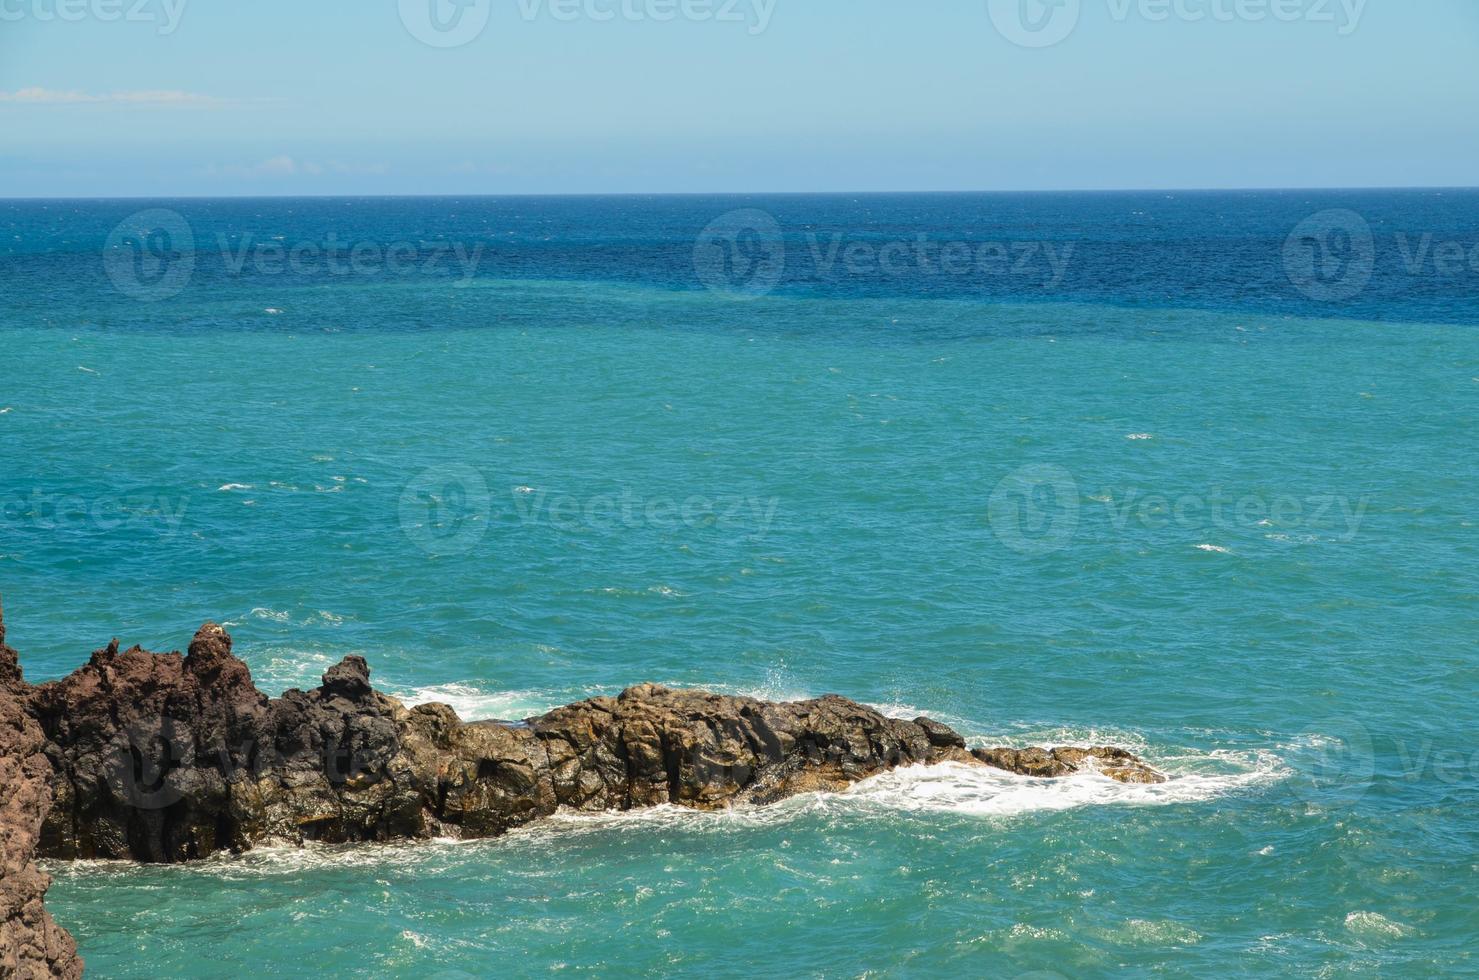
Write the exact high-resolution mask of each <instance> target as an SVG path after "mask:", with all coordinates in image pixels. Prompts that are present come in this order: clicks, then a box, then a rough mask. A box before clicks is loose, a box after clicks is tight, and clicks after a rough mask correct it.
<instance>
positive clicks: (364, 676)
mask: <svg viewBox="0 0 1479 980" xmlns="http://www.w3.org/2000/svg"><path fill="white" fill-rule="evenodd" d="M0 640H3V634H0ZM4 652H5V655H4V657H0V718H3V721H4V737H5V739H6V741H5V742H4V745H3V751H4V755H3V765H4V766H5V770H4V775H5V785H6V786H7V787H11V786H16V787H19V790H18V791H16V792H12V793H11V794H10V798H9V799H8V800H6V801H5V802H4V804H3V806H4V811H3V814H0V819H3V821H4V824H3V827H4V833H5V837H4V841H5V847H6V850H5V861H6V863H5V872H6V877H5V891H4V893H3V896H0V897H3V898H4V899H5V901H6V903H7V904H6V905H5V906H4V910H5V912H6V913H7V915H8V918H7V920H6V921H7V926H6V930H7V931H6V933H5V936H4V945H3V946H0V956H5V957H10V958H11V959H5V960H0V965H3V966H6V967H9V966H10V965H11V964H12V962H14V963H18V964H22V966H19V967H16V969H19V970H22V971H23V970H24V969H27V968H30V969H33V970H34V971H35V972H38V973H41V974H44V973H45V972H46V971H48V970H51V971H54V972H57V973H62V974H65V973H67V972H68V971H69V970H70V971H75V970H77V969H79V967H78V966H77V961H76V959H75V957H74V956H73V952H72V947H71V943H70V940H69V939H68V937H67V936H66V934H65V933H64V932H62V931H61V930H59V929H57V928H56V927H55V925H53V924H52V923H51V922H50V920H49V919H48V918H46V916H45V913H44V912H43V911H42V910H41V904H40V903H41V895H42V893H43V892H44V890H45V886H46V878H45V876H44V875H41V874H40V873H39V872H38V871H36V869H35V868H34V865H33V864H32V863H31V859H32V858H33V856H34V854H35V853H39V854H41V855H43V856H48V857H57V858H120V859H132V860H137V861H151V862H176V861H187V860H192V859H197V858H204V857H207V856H208V855H211V854H214V853H216V852H218V851H222V850H230V851H243V850H246V849H248V848H250V847H252V846H253V845H254V844H257V843H261V842H264V841H285V842H299V843H301V842H305V841H324V842H333V843H344V842H351V841H389V840H399V839H411V838H427V837H458V838H476V837H492V836H497V835H499V834H503V833H506V832H507V831H509V830H511V829H513V828H516V827H519V826H522V825H524V824H527V823H530V822H531V821H534V820H538V819H540V818H541V817H545V816H549V815H550V814H553V813H554V812H556V810H558V809H560V808H568V809H572V810H579V811H601V810H626V809H632V808H637V807H650V806H658V805H662V804H672V805H676V806H682V807H689V808H693V809H700V810H714V809H719V808H723V807H729V806H735V805H746V804H752V805H759V804H766V803H770V802H773V801H776V800H780V799H782V798H785V797H787V796H791V795H794V794H797V793H804V792H814V791H830V790H840V789H843V788H845V787H847V786H848V785H850V784H852V783H855V782H857V781H859V780H862V779H866V778H868V777H869V776H874V775H878V774H880V773H883V772H886V771H888V770H890V769H894V768H896V767H899V766H906V765H932V764H937V763H943V762H956V763H962V764H967V765H987V766H994V767H997V768H1000V769H1004V770H1008V771H1011V772H1014V773H1020V774H1023V775H1027V776H1038V777H1055V776H1062V775H1066V774H1068V773H1071V772H1076V771H1079V770H1082V769H1085V768H1091V769H1094V770H1096V771H1098V772H1100V773H1103V774H1104V775H1106V776H1109V777H1111V778H1114V779H1119V780H1122V781H1126V782H1159V781H1161V780H1162V779H1163V778H1164V777H1162V776H1161V775H1160V774H1159V773H1157V772H1155V771H1154V770H1153V769H1151V768H1150V767H1148V766H1146V765H1145V764H1144V763H1142V762H1140V761H1139V760H1138V759H1136V758H1135V757H1134V756H1132V755H1130V754H1129V753H1127V752H1125V751H1123V750H1121V749H1114V748H1057V749H1051V750H1047V749H1021V750H1018V749H975V750H971V749H969V748H968V747H967V745H966V741H965V739H964V738H962V737H961V736H960V735H959V734H958V733H956V732H955V731H953V730H952V729H950V728H949V727H948V726H946V725H942V724H940V723H939V722H936V721H932V720H930V719H928V718H917V719H915V720H913V721H904V720H899V719H893V718H888V717H886V716H884V715H882V714H881V713H879V712H878V711H875V710H874V709H872V708H869V707H866V706H864V705H860V704H856V703H854V702H852V701H849V700H847V699H845V698H841V697H837V696H836V695H828V696H826V697H822V698H818V699H815V700H811V701H799V702H793V703H771V702H764V701H757V700H754V699H752V698H743V697H730V696H725V695H718V694H709V693H705V692H702V691H675V690H670V689H668V688H664V687H658V686H656V685H651V684H645V685H641V686H638V687H633V688H630V689H628V690H626V691H624V692H622V693H621V694H620V695H619V696H617V697H601V698H592V699H591V700H588V701H582V702H580V703H578V704H572V705H567V706H566V707H563V708H557V709H556V710H554V711H551V712H550V713H549V714H546V715H544V716H542V717H539V718H532V719H529V720H527V721H523V722H499V721H476V722H464V721H462V720H461V719H459V718H458V717H457V715H456V714H455V713H454V712H453V710H452V709H451V708H450V707H448V706H447V705H443V704H429V705H421V706H419V707H415V708H408V707H406V706H405V705H403V704H402V703H401V702H399V701H397V700H395V699H394V698H390V697H387V696H386V695H384V694H381V693H379V692H377V691H375V689H374V688H373V687H372V686H371V684H370V670H369V666H368V665H367V664H366V663H365V661H364V660H363V659H361V658H359V657H346V658H345V659H344V660H343V661H342V662H341V663H339V664H338V665H336V666H334V667H332V668H331V669H330V670H329V671H327V672H326V673H325V674H324V676H323V683H322V684H321V685H320V686H319V687H318V688H316V689H314V690H311V691H299V690H292V691H288V692H287V693H286V694H284V695H283V696H282V697H280V698H269V697H267V696H266V695H265V694H263V693H262V692H261V691H258V690H257V688H256V686H255V685H254V684H253V683H252V678H251V673H250V671H249V670H248V669H247V666H246V664H245V663H243V662H242V661H241V660H240V659H239V658H237V657H236V656H235V655H234V654H233V653H232V650H231V637H230V636H229V635H227V633H226V631H225V630H223V629H222V628H221V627H220V626H217V625H215V624H212V623H208V624H206V625H205V626H203V627H201V629H200V631H199V632H198V633H196V635H195V638H194V639H193V640H192V641H191V643H190V645H189V648H188V649H187V651H186V652H185V653H184V654H180V653H178V652H176V653H162V654H161V653H150V652H148V651H145V650H143V649H140V648H138V647H134V648H132V649H129V650H123V651H120V649H119V645H118V642H117V641H116V640H115V641H114V642H113V643H112V644H110V645H109V646H107V647H106V648H104V649H102V650H99V651H97V652H96V653H94V654H93V655H92V657H91V659H90V660H89V661H88V662H87V664H86V665H84V666H83V667H81V668H79V669H78V670H77V671H75V672H74V673H72V674H71V675H70V676H68V677H66V678H64V679H62V680H59V681H54V682H52V683H48V684H43V685H40V686H38V687H29V686H27V685H26V684H25V683H24V681H23V680H22V679H21V676H20V671H19V667H18V666H17V665H16V660H15V656H14V652H13V651H10V650H9V649H8V648H5V651H4ZM25 964H30V966H29V967H28V966H25ZM0 972H3V973H7V974H8V972H9V971H8V970H0Z"/></svg>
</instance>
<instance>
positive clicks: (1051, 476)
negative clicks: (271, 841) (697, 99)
mask: <svg viewBox="0 0 1479 980" xmlns="http://www.w3.org/2000/svg"><path fill="white" fill-rule="evenodd" d="M737 212H738V214H737ZM141 215H142V216H141ZM726 216H727V217H726ZM706 229H707V232H706ZM920 236H923V237H924V242H925V243H926V244H925V245H924V246H923V247H921V239H920ZM1476 244H1479V192H1474V191H1410V192H1409V191H1397V192H1391V191H1382V192H1378V191H1370V192H1344V191H1342V192H1334V191H1332V192H1308V191H1300V192H1287V193H1243V194H1237V193H1176V194H1167V193H1153V194H1152V193H1143V194H1045V195H879V196H856V195H847V196H821V197H817V196H788V197H745V198H738V197H725V198H706V197H682V198H640V197H622V198H560V199H555V198H547V199H540V198H520V199H466V200H452V199H433V198H427V199H392V200H370V199H355V200H329V199H317V200H273V201H267V200H230V201H225V200H222V201H204V200H190V201H147V202H146V201H110V202H75V201H73V202H56V201H51V202H45V201H28V202H15V201H0V592H3V594H4V597H5V608H6V612H7V623H8V625H9V627H10V637H9V638H10V642H11V643H12V644H13V645H15V646H16V647H18V648H19V649H20V650H21V651H22V655H23V658H24V663H25V665H26V667H27V671H28V676H29V677H30V678H31V679H33V680H40V679H45V678H51V677H57V676H61V675H63V674H65V673H66V672H67V671H69V670H71V669H73V668H74V667H75V666H77V665H78V664H80V663H81V662H83V661H84V660H85V659H86V657H87V654H88V653H89V652H90V651H91V650H92V649H94V648H96V647H98V646H101V645H102V644H104V643H106V641H107V640H108V638H109V637H111V636H114V635H117V636H119V637H120V638H121V639H122V640H123V641H124V642H125V643H132V642H139V643H142V644H144V645H146V646H149V647H151V648H155V649H169V648H174V647H179V646H182V645H183V644H184V643H185V642H187V640H188V638H189V636H190V634H191V633H192V631H193V630H194V628H195V627H196V626H197V625H199V623H200V622H201V621H203V620H205V619H207V618H213V619H217V620H221V621H224V622H225V623H226V624H227V625H228V628H230V629H231V631H232V632H233V634H234V636H235V638H236V641H237V650H238V652H239V653H241V654H242V656H243V657H244V659H245V660H246V661H247V662H248V663H249V664H250V666H251V667H252V670H253V672H254V676H255V677H256V678H257V679H258V682H259V684H260V685H261V686H262V687H264V688H266V689H268V690H269V691H271V692H272V693H274V694H275V693H277V692H279V691H281V690H283V689H285V688H287V687H289V686H302V685H308V684H313V683H315V682H316V679H317V677H318V675H319V674H320V673H321V672H322V671H323V670H324V669H325V668H326V667H327V666H329V665H330V664H332V663H333V662H335V661H337V660H338V659H339V658H340V657H342V656H343V655H345V654H346V653H360V654H363V655H365V656H366V657H367V658H368V659H369V661H370V662H371V665H372V667H373V669H374V672H375V680H376V682H377V684H378V685H380V686H381V687H383V688H384V689H386V690H389V691H391V692H393V693H396V694H398V695H401V696H404V697H406V698H408V699H410V700H416V701H424V700H443V701H448V702H450V703H452V704H454V705H455V706H456V707H457V708H458V710H459V711H461V712H462V713H463V714H464V716H467V717H503V718H509V717H522V716H526V715H529V714H533V713H537V712H540V711H543V710H546V709H548V708H550V707H553V706H555V705H558V704H562V703H565V702H567V701H570V700H574V699H578V698H582V697H587V696H590V695H592V694H597V693H613V692H615V691H618V690H620V689H621V688H622V687H624V686H627V685H630V684H634V683H638V682H642V681H648V680H652V681H658V682H664V683H670V684H676V685H687V686H700V687H708V688H713V689H718V690H723V691H731V692H745V693H753V694H757V695H763V696H767V697H777V698H791V697H805V696H814V695H819V694H822V693H825V692H829V691H836V692H839V693H843V694H847V695H850V696H852V697H855V698H857V699H859V700H863V701H867V702H870V703H873V704H877V705H879V706H881V707H883V708H884V709H885V710H888V711H890V712H894V713H898V714H900V715H907V716H909V717H913V716H914V715H915V714H918V713H921V712H925V713H929V714H932V715H934V716H936V717H939V718H941V719H942V720H944V721H947V722H949V723H950V724H953V725H955V726H957V727H958V728H959V729H960V730H961V731H962V732H963V733H964V734H966V735H967V736H968V737H969V738H970V739H971V740H972V742H973V744H976V743H980V744H984V743H987V742H990V743H993V744H997V743H1000V742H1013V743H1029V742H1030V743H1043V742H1052V743H1062V742H1082V741H1087V740H1093V741H1099V742H1111V743H1113V744H1119V745H1124V746H1126V747H1129V748H1132V749H1133V750H1135V751H1137V752H1140V753H1142V754H1144V755H1145V756H1146V757H1147V758H1149V759H1151V760H1152V761H1153V762H1155V763H1156V764H1157V765H1160V766H1161V767H1162V768H1164V769H1165V770H1166V771H1167V772H1168V773H1170V774H1171V776H1172V777H1173V778H1172V780H1171V782H1169V783H1167V784H1166V785H1165V786H1164V787H1160V788H1149V789H1148V788H1144V787H1122V786H1119V785H1118V784H1112V783H1109V782H1107V781H1105V780H1102V779H1099V778H1097V777H1093V776H1084V777H1075V778H1073V779H1070V780H1066V781H1063V782H1060V783H1042V782H1038V781H1033V780H1024V779H1018V778H1016V777H1008V776H1005V775H1000V776H997V775H991V774H988V773H983V772H980V771H967V770H956V769H943V770H939V771H934V772H907V773H901V774H897V775H895V776H890V777H887V778H885V779H882V780H878V781H874V782H871V783H868V784H864V785H863V786H860V787H859V788H858V789H857V790H856V791H855V792H851V793H848V794H844V795H842V796H836V797H808V798H803V799H799V800H795V801H791V802H788V803H787V804H784V805H782V806H779V807H776V808H773V809H768V810H763V811H744V812H735V813H731V814H727V815H719V816H715V815H697V814H687V813H681V812H669V811H658V812H655V813H651V814H642V815H614V816H611V817H607V818H569V819H561V820H558V821H555V822H553V823H551V824H549V825H546V826H544V827H541V828H538V829H535V830H531V831H529V832H525V833H521V834H516V835H513V836H511V837H510V838H507V839H505V840H500V841H492V842H484V843H478V844H473V845H462V846H457V845H449V844H423V845H419V846H408V847H393V848H369V849H356V850H348V851H342V850H337V849H314V850H310V851H307V852H298V851H284V850H265V851H262V852H258V853H256V854H253V855H249V856H247V857H244V858H231V859H224V860H220V861H213V862H210V863H209V864H207V865H205V866H196V867H181V868H164V869H155V868H129V867H121V866H111V865H72V866H59V867H57V868H56V869H55V870H56V873H57V882H56V884H55V886H54V887H53V890H52V894H51V898H50V903H51V906H52V907H53V909H54V911H55V912H56V914H57V915H58V917H59V918H60V919H61V921H62V922H63V923H64V924H65V925H66V926H67V927H68V928H70V929H72V930H73V931H74V933H75V934H76V935H77V936H78V937H79V940H80V942H81V944H82V949H83V953H84V955H85V956H86V957H87V959H88V962H89V965H90V968H91V970H92V971H93V973H94V975H97V976H153V975H159V974H168V975H193V976H227V975H239V974H240V973H241V972H242V971H243V970H245V969H250V970H254V971H258V972H265V973H271V974H281V975H292V974H296V973H301V972H303V970H304V968H305V965H307V964H312V966H313V968H314V970H315V971H316V972H319V973H321V974H324V975H363V976H371V975H374V976H379V975H417V976H424V975H444V976H462V975H472V976H477V975H487V974H489V973H515V974H523V973H543V972H548V971H554V970H564V971H573V972H588V973H595V974H602V975H605V974H630V973H660V972H677V973H684V974H699V973H704V974H714V973H717V974H720V975H738V974H741V973H743V974H746V975H759V976H789V975H795V974H797V973H801V974H807V975H825V976H834V975H835V976H857V975H861V974H864V973H869V972H870V971H871V972H872V973H876V974H878V975H888V976H896V975H897V976H934V975H958V974H961V973H965V974H967V975H991V976H995V975H1005V976H1015V975H1018V974H1023V973H1028V972H1032V971H1052V972H1054V973H1058V974H1061V975H1064V976H1099V975H1110V974H1121V973H1129V974H1132V975H1139V974H1144V973H1150V972H1156V973H1164V974H1168V975H1195V976H1202V975H1228V974H1243V973H1258V974H1265V973H1279V974H1294V975H1309V976H1346V975H1380V976H1402V975H1413V976H1426V975H1433V974H1435V973H1452V974H1468V973H1472V972H1474V969H1475V967H1474V963H1473V955H1474V950H1473V941H1472V936H1473V935H1474V934H1475V931H1476V927H1479V920H1476V912H1475V905H1474V902H1473V895H1474V892H1475V885H1476V882H1479V877H1476V874H1475V872H1476V858H1475V849H1476V845H1479V817H1476V816H1475V813H1476V804H1479V787H1476V776H1479V755H1476V750H1475V748H1474V746H1475V744H1476V735H1479V724H1476V722H1475V720H1474V715H1473V710H1472V703H1473V700H1474V695H1475V691H1476V681H1479V657H1476V648H1475V637H1476V636H1479V548H1476V544H1475V531H1474V521H1475V516H1474V504H1475V499H1476V498H1475V491H1474V487H1475V486H1476V482H1479V462H1476V453H1475V450H1476V448H1479V445H1476V438H1475V433H1476V432H1479V334H1476V332H1475V330H1476V322H1479V252H1476ZM330 246H332V248H333V249H334V250H335V251H334V255H333V256H331V254H330V251H329V249H330ZM998 246H1000V248H999V249H998ZM356 249H357V254H358V256H359V259H358V260H357V265H355V264H352V257H353V256H354V255H355V254H356ZM459 250H460V251H459ZM294 254H296V256H297V258H293V257H292V256H293V255H294ZM1002 256H1005V259H1004V260H1003V258H1002Z"/></svg>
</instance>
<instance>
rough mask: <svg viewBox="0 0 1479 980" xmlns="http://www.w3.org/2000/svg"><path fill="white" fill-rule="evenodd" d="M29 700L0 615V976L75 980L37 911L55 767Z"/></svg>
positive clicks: (56, 936)
mask: <svg viewBox="0 0 1479 980" xmlns="http://www.w3.org/2000/svg"><path fill="white" fill-rule="evenodd" d="M26 693H27V692H26V688H25V681H24V679H23V678H22V677H21V669H20V664H19V662H18V660H17V657H16V653H15V651H14V650H12V649H11V648H10V647H8V646H6V645H5V613H4V610H0V788H3V792H4V796H3V797H0V976H4V977H51V976H57V977H78V976H81V975H82V961H81V960H80V959H78V958H77V946H76V944H74V943H73V942H72V937H71V936H69V935H68V934H67V932H66V930H64V929H62V928H61V927H60V926H58V925H57V924H56V923H55V922H53V921H52V918H51V916H50V915H49V914H48V913H47V911H46V909H45V907H44V906H43V905H42V899H43V898H44V897H45V896H46V887H47V886H48V885H49V884H51V879H50V878H48V877H47V876H46V874H45V872H43V871H42V870H41V869H40V868H38V867H36V844H37V841H38V839H39V838H40V836H41V825H42V821H43V820H45V819H46V815H47V812H48V810H49V809H50V807H51V785H52V768H51V766H50V764H49V763H48V762H47V760H46V756H45V755H43V754H42V748H43V747H44V745H45V738H44V736H43V735H42V733H41V726H40V725H38V724H36V721H35V719H34V718H32V717H31V716H30V714H29V713H28V711H27V703H26Z"/></svg>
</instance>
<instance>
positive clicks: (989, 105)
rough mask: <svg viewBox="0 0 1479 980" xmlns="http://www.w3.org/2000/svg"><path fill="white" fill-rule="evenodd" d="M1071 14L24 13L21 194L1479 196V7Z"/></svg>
mask: <svg viewBox="0 0 1479 980" xmlns="http://www.w3.org/2000/svg"><path fill="white" fill-rule="evenodd" d="M454 2H461V3H465V4H468V5H469V6H468V7H467V8H466V9H464V10H461V11H460V12H459V11H457V10H456V9H455V8H454V6H453V4H454ZM1050 2H1051V3H1053V4H1057V6H1051V5H1050V6H1043V0H927V2H918V0H916V2H914V3H908V2H906V0H250V2H221V0H209V2H207V0H0V197H4V196H47V195H55V196H112V195H119V196H125V195H128V196H131V195H141V196H149V195H216V194H220V195H236V194H251V195H257V194H261V195H272V194H378V193H385V194H435V193H489V194H497V193H591V192H664V191H671V192H705V191H814V190H837V191H844V190H952V189H954V190H968V189H983V190H991V189H1002V190H1012V189H1026V190H1031V189H1047V188H1160V187H1303V186H1395V185H1404V186H1407V185H1411V186H1454V185H1476V184H1479V4H1476V3H1474V2H1472V0H1050ZM58 4H60V5H61V8H60V9H59V7H58ZM1023 4H1025V6H1023ZM433 5H436V6H435V7H433ZM433 12H434V13H436V14H437V15H438V17H439V18H440V21H439V23H440V24H442V26H443V27H449V26H450V25H455V27H451V29H450V30H444V31H440V32H439V31H437V30H436V29H435V27H433V26H432V20H431V19H430V15H431V14H432V13H433ZM458 13H460V15H461V18H462V19H461V20H458V19H456V16H455V15H456V14H458ZM1024 16H1025V17H1026V20H1025V21H1024V20H1023V19H1022V18H1023V17H1024ZM1034 25H1035V26H1038V27H1039V28H1040V29H1039V30H1037V31H1036V32H1034V31H1032V30H1031V29H1029V28H1030V27H1031V26H1034ZM427 40H430V41H431V42H433V43H425V42H426V41H427ZM1049 41H1052V42H1054V43H1051V44H1047V43H1045V42H1049ZM436 44H440V45H451V46H434V45H436ZM1038 45H1041V46H1038Z"/></svg>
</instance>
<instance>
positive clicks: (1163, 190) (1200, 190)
mask: <svg viewBox="0 0 1479 980" xmlns="http://www.w3.org/2000/svg"><path fill="white" fill-rule="evenodd" d="M1338 191H1346V192H1361V191H1479V184H1472V185H1466V184H1451V185H1450V184H1397V185H1381V184H1369V185H1362V184H1351V185H1324V186H1320V185H1308V186H1293V187H1291V186H1273V185H1269V186H1240V187H1232V186H1229V187H1098V188H1094V187H1062V188H1034V189H1029V188H1006V189H1002V188H998V189H955V190H907V189H906V190H827V191H818V190H792V191H735V190H724V191H720V190H714V191H505V192H501V193H500V192H488V191H475V192H470V193H456V192H449V193H444V194H417V193H410V194H404V193H381V194H376V193H341V194H335V193H309V194H245V193H225V194H173V195H168V194H166V195H160V194H111V195H105V194H86V195H57V194H26V195H16V196H0V201H7V202H10V201H192V200H198V201H215V200H258V201H270V200H311V199H315V198H322V199H326V200H328V199H341V200H342V199H345V198H358V199H366V200H386V199H391V200H396V199H399V200H418V199H419V200H445V199H449V198H572V197H825V196H846V195H860V196H870V197H879V196H887V195H899V196H903V195H909V196H924V195H930V194H938V195H951V194H956V195H962V194H1022V195H1027V194H1237V193H1299V192H1338Z"/></svg>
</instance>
